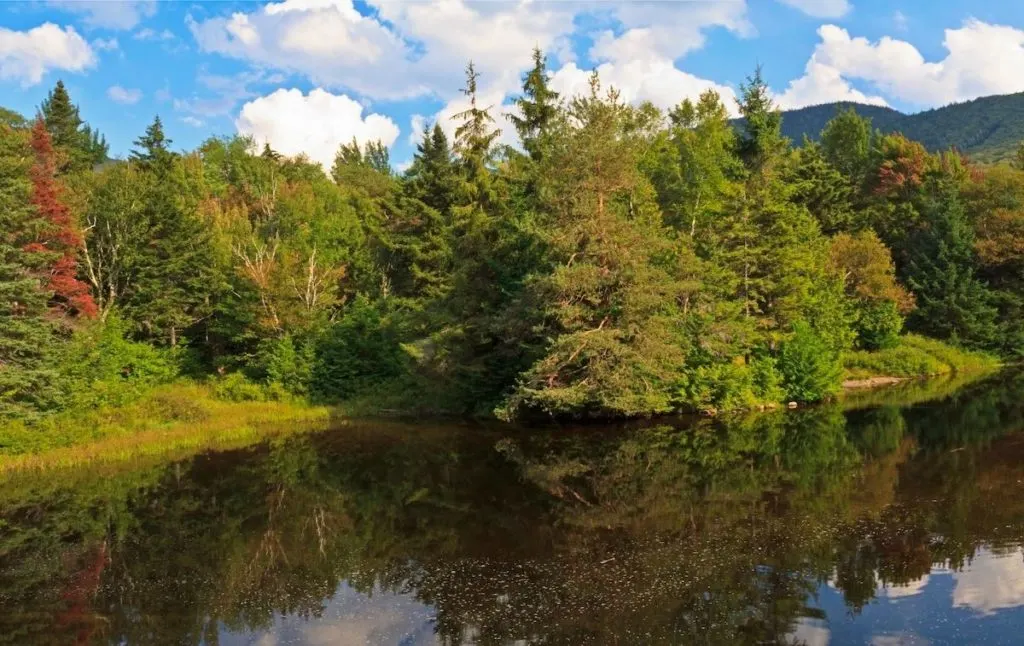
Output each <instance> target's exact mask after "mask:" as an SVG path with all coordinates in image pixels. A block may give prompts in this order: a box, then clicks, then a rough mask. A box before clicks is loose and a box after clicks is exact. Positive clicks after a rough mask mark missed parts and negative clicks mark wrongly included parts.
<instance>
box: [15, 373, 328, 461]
mask: <svg viewBox="0 0 1024 646" xmlns="http://www.w3.org/2000/svg"><path fill="white" fill-rule="evenodd" d="M330 417H331V410H330V409H328V408H326V407H314V406H309V405H307V404H305V403H302V402H291V401H225V400H223V399H220V398H218V397H217V396H216V393H215V391H214V389H213V388H211V387H209V386H206V385H198V384H175V385H169V386H163V387H160V388H156V389H154V390H153V391H151V392H149V393H147V394H146V395H145V396H143V397H142V398H141V399H139V400H138V401H136V402H134V403H132V404H129V405H127V406H119V407H106V408H98V409H94V410H77V411H68V412H64V413H60V414H58V415H54V416H52V417H48V418H45V419H43V420H40V421H37V422H35V423H31V424H30V423H26V422H11V423H8V424H7V425H5V426H3V427H0V473H6V472H11V471H19V470H25V469H34V468H40V469H41V468H52V467H63V466H73V465H79V464H85V463H93V462H102V461H118V460H126V459H131V458H136V457H142V456H153V455H172V454H176V453H182V452H195V451H200V450H205V449H210V448H230V447H237V446H243V445H246V444H250V443H252V442H256V441H259V440H261V439H264V438H267V437H270V436H274V435H280V434H285V433H293V432H302V431H307V430H316V429H320V428H324V427H325V426H326V425H327V422H328V421H329V419H330Z"/></svg>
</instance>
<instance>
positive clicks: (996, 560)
mask: <svg viewBox="0 0 1024 646" xmlns="http://www.w3.org/2000/svg"><path fill="white" fill-rule="evenodd" d="M1021 556H1022V554H1021V552H1020V551H1013V552H1010V553H1009V554H994V553H992V552H982V553H980V554H978V555H977V556H976V557H975V558H974V560H973V561H971V564H970V566H968V567H967V568H966V569H964V570H963V571H960V572H955V573H954V574H953V579H954V580H955V581H956V586H955V587H954V588H953V606H954V607H966V608H970V609H972V610H974V611H975V612H978V613H981V614H983V615H991V614H993V613H995V611H997V610H1002V609H1004V608H1019V607H1021V606H1024V559H1022V558H1021Z"/></svg>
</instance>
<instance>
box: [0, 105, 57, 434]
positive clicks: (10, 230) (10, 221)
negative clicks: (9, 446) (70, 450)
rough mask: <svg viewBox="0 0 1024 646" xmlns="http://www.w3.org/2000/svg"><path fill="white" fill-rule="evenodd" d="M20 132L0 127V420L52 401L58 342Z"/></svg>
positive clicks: (30, 412) (27, 156)
mask: <svg viewBox="0 0 1024 646" xmlns="http://www.w3.org/2000/svg"><path fill="white" fill-rule="evenodd" d="M26 134H27V133H25V132H24V131H19V130H15V129H13V128H11V127H9V126H6V125H0V419H3V418H8V417H14V416H22V417H24V416H32V415H35V414H37V413H38V412H40V411H43V410H46V409H49V408H52V407H53V406H54V405H55V403H56V401H57V400H58V389H57V383H56V381H57V373H56V370H55V361H54V351H55V348H56V346H57V343H58V337H57V336H56V334H55V329H54V325H53V322H52V320H51V319H50V317H49V316H48V315H47V300H48V297H47V293H46V292H45V291H43V289H42V287H41V285H40V283H39V279H38V278H37V275H38V273H39V270H40V261H41V260H42V258H41V254H38V253H35V252H33V251H31V250H26V246H28V245H30V244H31V240H32V238H33V231H32V229H33V226H32V220H33V219H34V218H35V214H34V213H33V212H32V207H31V206H30V199H31V183H30V180H29V168H28V163H27V162H28V160H29V159H31V151H30V149H29V146H28V138H27V137H26Z"/></svg>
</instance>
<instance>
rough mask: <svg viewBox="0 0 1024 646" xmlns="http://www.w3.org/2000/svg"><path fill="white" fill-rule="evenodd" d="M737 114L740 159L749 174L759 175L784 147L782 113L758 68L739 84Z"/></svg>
mask: <svg viewBox="0 0 1024 646" xmlns="http://www.w3.org/2000/svg"><path fill="white" fill-rule="evenodd" d="M739 107H740V115H742V116H743V129H742V134H741V135H740V140H739V152H740V157H741V158H742V159H743V161H744V163H745V164H746V165H747V168H749V169H750V170H751V171H753V172H755V173H763V172H765V171H768V170H770V169H769V168H768V167H769V164H770V162H772V161H774V160H778V159H779V156H780V154H781V153H782V152H783V151H784V150H785V148H786V145H787V143H786V139H785V138H784V137H783V136H782V113H781V112H779V109H778V107H777V106H776V105H775V103H774V101H772V94H771V89H770V88H769V87H768V84H767V83H766V82H765V80H764V77H763V76H762V74H761V66H758V67H757V69H756V70H755V71H754V75H753V76H751V77H749V78H748V79H747V82H746V83H744V84H742V85H740V99H739Z"/></svg>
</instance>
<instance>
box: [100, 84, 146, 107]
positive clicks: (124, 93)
mask: <svg viewBox="0 0 1024 646" xmlns="http://www.w3.org/2000/svg"><path fill="white" fill-rule="evenodd" d="M107 96H108V97H110V100H111V101H114V102H116V103H121V104H123V105H134V104H136V103H138V102H139V99H141V98H142V91H141V90H136V89H130V88H123V87H121V86H120V85H111V86H110V87H109V88H107Z"/></svg>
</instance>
